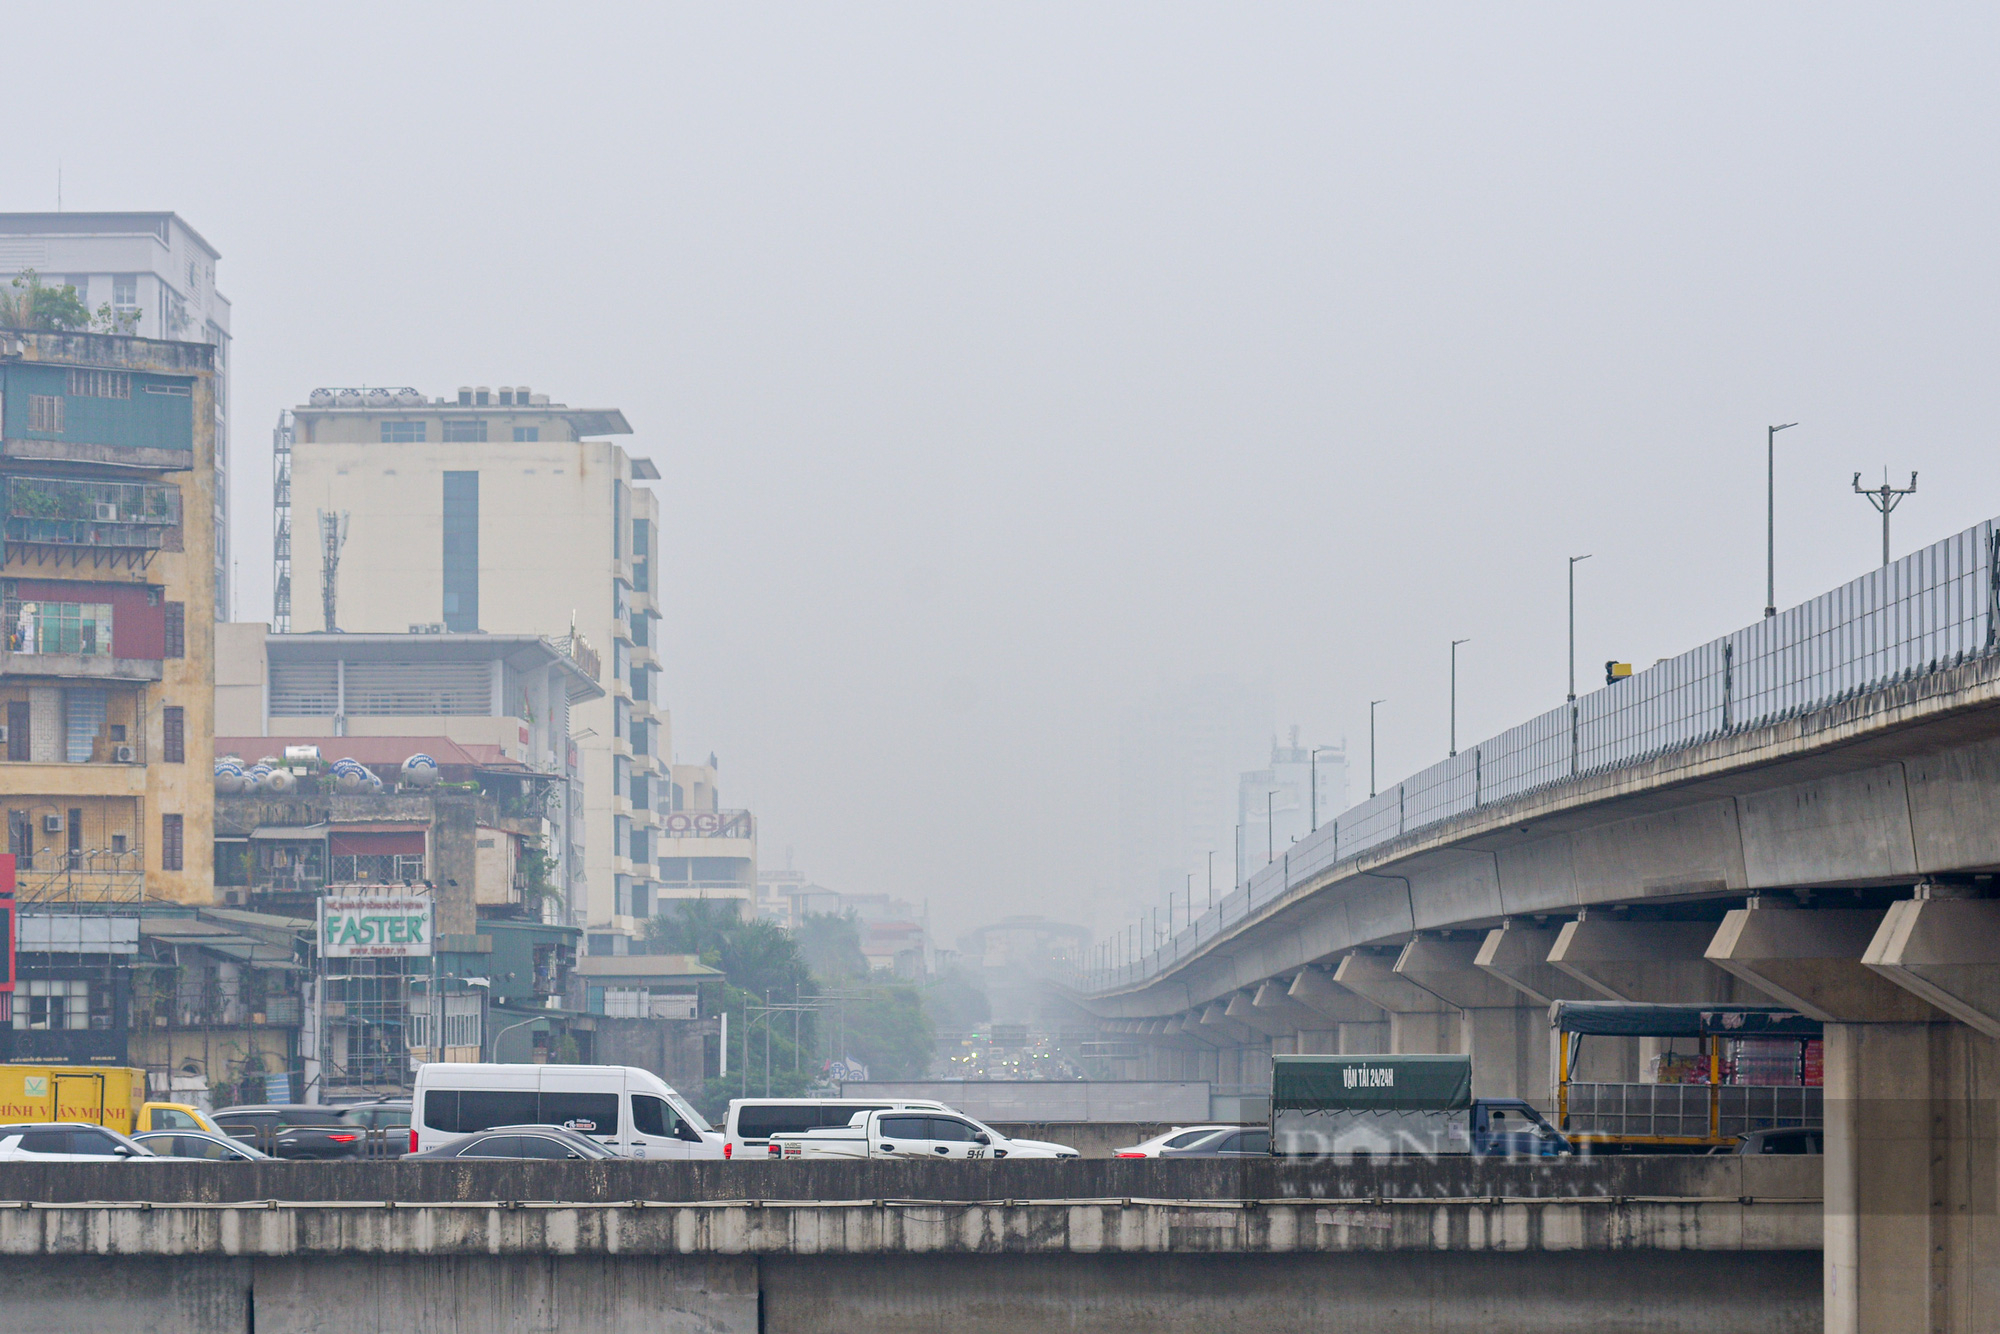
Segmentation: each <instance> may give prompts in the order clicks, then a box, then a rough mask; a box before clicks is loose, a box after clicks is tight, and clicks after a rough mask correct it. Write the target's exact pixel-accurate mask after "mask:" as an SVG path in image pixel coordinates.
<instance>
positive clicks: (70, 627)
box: [4, 597, 111, 658]
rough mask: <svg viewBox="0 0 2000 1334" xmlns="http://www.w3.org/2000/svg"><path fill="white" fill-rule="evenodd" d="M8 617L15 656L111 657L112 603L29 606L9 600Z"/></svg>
mask: <svg viewBox="0 0 2000 1334" xmlns="http://www.w3.org/2000/svg"><path fill="white" fill-rule="evenodd" d="M4 614H5V620H6V634H7V649H8V651H9V652H11V653H76V654H81V655H83V656H84V657H94V658H108V657H110V656H111V604H110V603H108V602H28V601H23V600H18V599H16V598H14V597H9V598H8V600H7V603H6V611H5V613H4Z"/></svg>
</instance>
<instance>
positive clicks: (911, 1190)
mask: <svg viewBox="0 0 2000 1334" xmlns="http://www.w3.org/2000/svg"><path fill="white" fill-rule="evenodd" d="M1820 1172H1821V1167H1820V1159H1819V1158H1817V1157H1806V1156H1801V1157H1777V1156H1774V1157H1743V1156H1734V1155H1723V1156H1716V1157H1707V1156H1695V1157H1675V1156H1660V1157H1618V1158H1565V1159H1554V1160H1550V1159H1542V1160H1533V1161H1518V1162H1508V1161H1500V1160H1492V1159H1474V1158H1441V1159H1436V1160H1431V1161H1425V1160H1422V1159H1410V1160H1396V1161H1393V1162H1387V1163H1372V1162H1348V1163H1343V1162H1339V1161H1318V1162H1310V1163H1285V1162H1280V1161H1276V1160H1272V1159H1218V1158H1207V1159H1202V1158H1180V1159H1157V1158H1155V1159H1115V1158H1114V1159H1099V1160H1091V1159H1083V1160H1072V1161H1061V1162H1055V1161H1041V1162H999V1163H992V1162H986V1163H925V1162H816V1163H725V1162H709V1163H664V1162H644V1161H634V1160H630V1159H618V1160H612V1161H606V1162H592V1163H554V1162H546V1163H538V1162H478V1163H457V1162H450V1161H426V1162H410V1161H388V1162H343V1163H311V1162H266V1163H173V1162H116V1163H0V1202H5V1201H12V1200H29V1201H40V1202H44V1203H65V1202H82V1201H92V1200H149V1201H153V1202H155V1203H161V1204H169V1203H177V1202H203V1201H207V1202H223V1201H232V1200H336V1201H337V1200H396V1201H402V1202H408V1203H424V1202H432V1203H453V1202H458V1201H476V1202H486V1201H496V1200H569V1201H577V1202H591V1201H599V1202H614V1201H620V1200H660V1201H675V1200H683V1201H693V1200H876V1199H924V1200H995V1199H1033V1200H1060V1199H1107V1198H1109V1199H1120V1198H1125V1199H1162V1200H1243V1199H1252V1200H1278V1199H1299V1198H1305V1199H1338V1200H1367V1199H1375V1198H1382V1199H1402V1200H1450V1199H1474V1198H1482V1197H1490V1196H1503V1197H1509V1198H1541V1197H1555V1198H1564V1197H1587V1196H1610V1197H1631V1198H1640V1197H1652V1198H1666V1199H1730V1200H1733V1199H1738V1198H1740V1197H1744V1196H1749V1197H1754V1198H1757V1199H1790V1200H1799V1199H1814V1200H1816V1199H1818V1198H1819V1197H1820V1193H1821V1192H1820Z"/></svg>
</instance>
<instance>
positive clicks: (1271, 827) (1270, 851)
mask: <svg viewBox="0 0 2000 1334" xmlns="http://www.w3.org/2000/svg"><path fill="white" fill-rule="evenodd" d="M1277 795H1278V789H1276V788H1275V787H1274V788H1272V789H1271V790H1270V791H1269V792H1266V793H1265V794H1264V865H1266V866H1269V865H1270V864H1271V863H1272V862H1274V861H1276V860H1278V835H1277V828H1278V822H1277V821H1276V820H1274V819H1272V818H1271V799H1272V798H1273V797H1275V796H1277Z"/></svg>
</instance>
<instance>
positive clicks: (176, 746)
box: [160, 704, 187, 764]
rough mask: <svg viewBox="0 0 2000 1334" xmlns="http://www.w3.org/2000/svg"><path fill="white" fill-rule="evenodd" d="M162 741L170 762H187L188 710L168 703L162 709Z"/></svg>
mask: <svg viewBox="0 0 2000 1334" xmlns="http://www.w3.org/2000/svg"><path fill="white" fill-rule="evenodd" d="M160 731H161V735H160V742H161V745H162V747H163V748H164V749H165V750H166V762H167V763H168V764H186V763H187V710H186V709H182V708H176V707H175V706H173V705H171V704H170V705H168V706H167V707H166V708H165V709H163V710H161V728H160Z"/></svg>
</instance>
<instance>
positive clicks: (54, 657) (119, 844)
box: [0, 331, 218, 904]
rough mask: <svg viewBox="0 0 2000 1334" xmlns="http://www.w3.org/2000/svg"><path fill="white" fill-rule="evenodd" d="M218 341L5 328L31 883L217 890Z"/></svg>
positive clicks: (23, 828)
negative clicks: (214, 853)
mask: <svg viewBox="0 0 2000 1334" xmlns="http://www.w3.org/2000/svg"><path fill="white" fill-rule="evenodd" d="M214 355H215V349H214V348H213V347H211V346H209V345H207V344H201V343H181V342H163V341H159V340H155V339H148V338H127V337H115V336H110V335H103V334H83V333H18V332H7V331H0V539H3V540H4V544H5V563H4V565H0V729H4V731H0V765H4V768H0V808H4V810H5V811H6V815H7V845H6V850H7V851H8V852H10V853H12V854H13V855H14V857H15V859H16V869H17V875H18V877H19V892H20V895H21V898H22V900H23V901H24V902H42V903H62V902H131V903H137V902H139V901H140V900H141V899H142V898H146V899H164V900H172V901H175V902H179V903H194V904H206V903H209V902H210V901H211V896H212V892H213V887H214V886H213V875H212V870H211V862H210V858H211V852H212V845H213V811H214V800H213V790H214V789H213V778H212V762H213V754H212V747H211V738H212V737H213V735H214V727H213V724H212V721H211V718H212V710H213V702H214V641H215V606H214V590H215V583H216V581H215V579H214V577H213V570H214V559H215V557H214V519H213V516H214V514H215V513H216V505H215V496H214V490H215V467H214V464H215V439H216V422H217V420H218V412H217V405H216V401H215V396H214V383H215V372H214V362H213V358H214Z"/></svg>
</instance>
